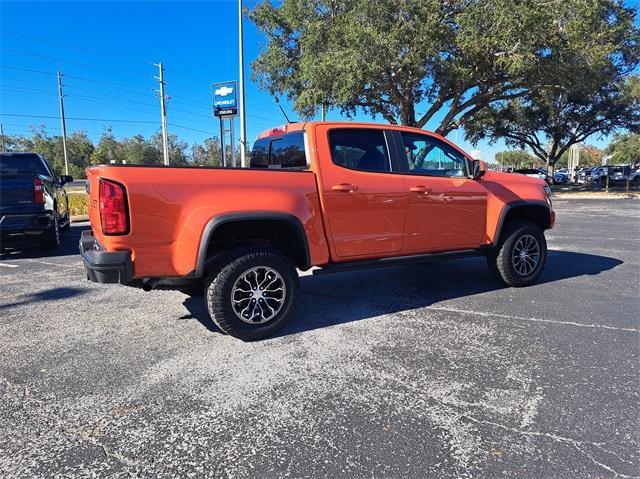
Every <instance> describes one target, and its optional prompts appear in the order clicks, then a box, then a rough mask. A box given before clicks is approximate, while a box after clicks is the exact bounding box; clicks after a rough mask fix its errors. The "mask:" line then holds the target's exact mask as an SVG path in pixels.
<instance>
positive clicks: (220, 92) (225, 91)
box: [214, 86, 233, 96]
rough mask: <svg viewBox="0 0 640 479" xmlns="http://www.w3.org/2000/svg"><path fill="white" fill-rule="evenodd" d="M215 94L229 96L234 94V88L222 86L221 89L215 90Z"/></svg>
mask: <svg viewBox="0 0 640 479" xmlns="http://www.w3.org/2000/svg"><path fill="white" fill-rule="evenodd" d="M214 93H215V94H216V95H217V96H227V95H229V94H231V93H233V88H230V87H228V86H221V87H220V88H218V89H217V90H215V91H214Z"/></svg>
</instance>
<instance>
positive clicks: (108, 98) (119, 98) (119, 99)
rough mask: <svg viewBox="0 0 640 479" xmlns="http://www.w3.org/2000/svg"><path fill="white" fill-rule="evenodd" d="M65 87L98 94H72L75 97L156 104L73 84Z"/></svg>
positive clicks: (147, 104)
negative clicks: (94, 95)
mask: <svg viewBox="0 0 640 479" xmlns="http://www.w3.org/2000/svg"><path fill="white" fill-rule="evenodd" d="M65 86H66V87H67V88H70V89H72V90H80V91H86V92H89V93H97V94H99V95H100V96H99V97H91V96H86V95H75V94H74V95H73V96H74V97H76V98H94V99H99V100H111V101H117V102H121V103H134V104H137V105H145V106H153V107H155V106H156V104H155V103H146V102H142V101H135V100H127V99H123V98H121V97H116V96H110V95H103V94H102V93H101V92H99V91H96V90H91V89H89V88H81V87H77V86H74V85H65Z"/></svg>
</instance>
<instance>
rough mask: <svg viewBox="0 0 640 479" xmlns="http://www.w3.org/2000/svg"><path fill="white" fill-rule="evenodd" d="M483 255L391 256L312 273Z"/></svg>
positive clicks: (480, 252) (475, 251)
mask: <svg viewBox="0 0 640 479" xmlns="http://www.w3.org/2000/svg"><path fill="white" fill-rule="evenodd" d="M484 254H485V253H484V251H483V250H481V249H468V250H459V251H445V252H442V253H427V254H424V253H423V254H415V255H408V256H391V257H385V258H376V259H366V260H360V261H346V262H344V263H331V264H329V265H327V266H325V267H323V268H320V269H316V270H314V271H313V274H314V275H318V274H329V273H342V272H345V271H356V270H360V269H368V268H382V267H387V266H398V265H402V264H419V263H430V262H436V261H443V260H450V259H456V258H469V257H472V256H483V255H484Z"/></svg>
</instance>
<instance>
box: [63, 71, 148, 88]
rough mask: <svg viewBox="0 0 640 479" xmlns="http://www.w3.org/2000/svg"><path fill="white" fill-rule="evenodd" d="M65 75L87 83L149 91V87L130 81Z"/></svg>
mask: <svg viewBox="0 0 640 479" xmlns="http://www.w3.org/2000/svg"><path fill="white" fill-rule="evenodd" d="M65 76H66V77H67V78H73V79H74V80H80V81H84V82H89V83H99V84H101V85H109V86H112V87H116V88H123V87H125V88H135V89H136V90H144V91H149V90H151V88H150V87H142V86H135V85H132V84H131V83H116V82H106V81H102V80H94V79H92V78H84V77H78V76H75V75H66V74H65Z"/></svg>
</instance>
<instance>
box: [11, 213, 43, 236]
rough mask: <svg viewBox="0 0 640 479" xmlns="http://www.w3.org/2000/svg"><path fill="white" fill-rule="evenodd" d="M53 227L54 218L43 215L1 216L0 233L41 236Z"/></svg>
mask: <svg viewBox="0 0 640 479" xmlns="http://www.w3.org/2000/svg"><path fill="white" fill-rule="evenodd" d="M52 225H53V216H52V215H47V214H41V213H31V214H22V215H2V216H0V233H2V234H3V235H11V234H39V233H44V232H45V231H47V230H49V229H50V228H51V226H52Z"/></svg>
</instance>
